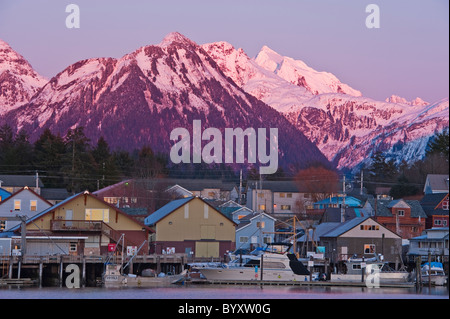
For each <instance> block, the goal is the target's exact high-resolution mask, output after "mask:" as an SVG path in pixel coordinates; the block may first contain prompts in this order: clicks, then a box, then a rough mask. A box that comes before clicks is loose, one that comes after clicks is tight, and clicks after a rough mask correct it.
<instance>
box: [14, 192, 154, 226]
mask: <svg viewBox="0 0 450 319" xmlns="http://www.w3.org/2000/svg"><path fill="white" fill-rule="evenodd" d="M84 195H85V196H90V197H92V198H94V199H96V200H98V201H100V202H102V203H103V204H105V205H106V206H109V207H111V208H112V209H113V210H115V211H117V212H119V213H120V214H122V215H124V216H126V217H128V218H130V219H132V220H133V221H134V222H136V223H138V224H140V225H142V226H144V227H146V228H147V226H145V225H144V224H142V223H141V222H139V221H138V220H136V219H135V218H133V217H132V216H130V215H128V214H127V213H125V212H123V211H122V210H121V209H119V208H117V207H115V206H113V205H111V204H109V203H107V202H105V201H103V200H101V199H99V198H98V197H96V196H94V195H92V194H90V193H89V192H88V191H84V192H81V193H78V194H75V195H72V196H70V197H68V198H66V199H65V200H63V201H62V202H59V203H57V204H56V205H53V206H51V207H49V208H47V209H46V210H43V211H42V212H40V213H38V214H36V215H34V216H33V217H31V218H29V219H27V221H26V224H27V225H28V224H30V223H32V222H34V221H35V220H37V219H39V218H41V217H42V216H44V215H46V214H49V213H51V212H53V211H54V210H55V209H57V208H59V207H61V206H64V205H66V204H67V203H70V202H71V201H73V200H75V199H77V198H78V197H80V196H84ZM50 205H51V204H50ZM20 227H21V225H20V224H19V225H17V226H15V227H13V228H11V229H10V231H17V230H19V228H20Z"/></svg>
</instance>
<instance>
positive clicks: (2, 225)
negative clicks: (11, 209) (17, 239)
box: [0, 220, 6, 230]
mask: <svg viewBox="0 0 450 319" xmlns="http://www.w3.org/2000/svg"><path fill="white" fill-rule="evenodd" d="M5 229H6V221H4V220H0V230H5Z"/></svg>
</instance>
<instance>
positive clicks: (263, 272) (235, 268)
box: [198, 250, 309, 281]
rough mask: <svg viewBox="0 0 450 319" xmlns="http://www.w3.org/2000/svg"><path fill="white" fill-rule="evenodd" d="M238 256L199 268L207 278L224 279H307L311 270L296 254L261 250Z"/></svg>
mask: <svg viewBox="0 0 450 319" xmlns="http://www.w3.org/2000/svg"><path fill="white" fill-rule="evenodd" d="M246 257H247V258H245V259H244V260H242V259H239V258H236V259H234V260H232V261H231V262H230V263H227V264H223V265H222V266H221V267H203V268H199V269H198V270H199V271H200V272H201V274H202V275H203V276H204V277H205V278H206V279H207V280H224V281H245V280H262V281H307V280H309V271H308V270H307V269H306V267H305V266H304V265H303V264H302V262H300V261H299V260H298V259H297V258H296V257H295V255H294V254H290V253H288V252H287V251H286V252H284V253H278V252H272V251H267V250H265V251H260V254H259V255H253V256H246Z"/></svg>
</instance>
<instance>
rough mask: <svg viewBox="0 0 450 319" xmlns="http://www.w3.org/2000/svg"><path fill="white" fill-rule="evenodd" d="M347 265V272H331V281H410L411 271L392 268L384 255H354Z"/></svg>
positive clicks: (377, 282) (383, 282)
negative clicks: (368, 256)
mask: <svg viewBox="0 0 450 319" xmlns="http://www.w3.org/2000/svg"><path fill="white" fill-rule="evenodd" d="M345 265H346V268H347V272H346V273H344V274H331V278H330V281H332V282H361V281H362V280H369V281H370V283H369V285H370V284H373V285H376V284H394V283H407V282H409V281H410V273H409V272H407V271H406V270H394V269H392V268H390V267H389V265H388V263H387V262H385V261H384V258H383V256H382V255H375V256H374V257H371V258H355V257H352V258H349V259H348V260H347V261H346V262H345ZM363 271H364V274H363Z"/></svg>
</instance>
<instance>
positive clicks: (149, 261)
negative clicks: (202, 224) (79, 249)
mask: <svg viewBox="0 0 450 319" xmlns="http://www.w3.org/2000/svg"><path fill="white" fill-rule="evenodd" d="M121 261H122V259H121V257H120V256H113V257H111V256H108V255H45V256H31V255H26V256H24V257H21V256H0V286H5V285H43V284H45V285H48V286H57V285H59V286H62V285H64V282H65V279H66V278H67V276H68V275H69V273H71V271H66V267H67V266H68V265H71V264H75V265H77V266H78V268H79V270H80V280H81V283H82V284H83V286H98V284H99V282H101V277H102V275H103V272H104V265H105V263H108V262H112V263H119V262H121ZM129 261H130V256H128V257H124V258H123V262H124V264H126V263H128V262H129ZM186 261H187V255H186V254H170V255H166V254H164V255H157V254H151V255H137V256H135V257H134V258H133V259H132V261H131V262H130V263H129V264H128V267H127V273H132V274H136V273H138V272H139V271H142V270H143V269H145V268H152V269H155V270H156V271H157V272H158V273H159V272H164V273H168V272H172V273H180V272H181V271H183V269H184V265H185V263H186Z"/></svg>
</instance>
